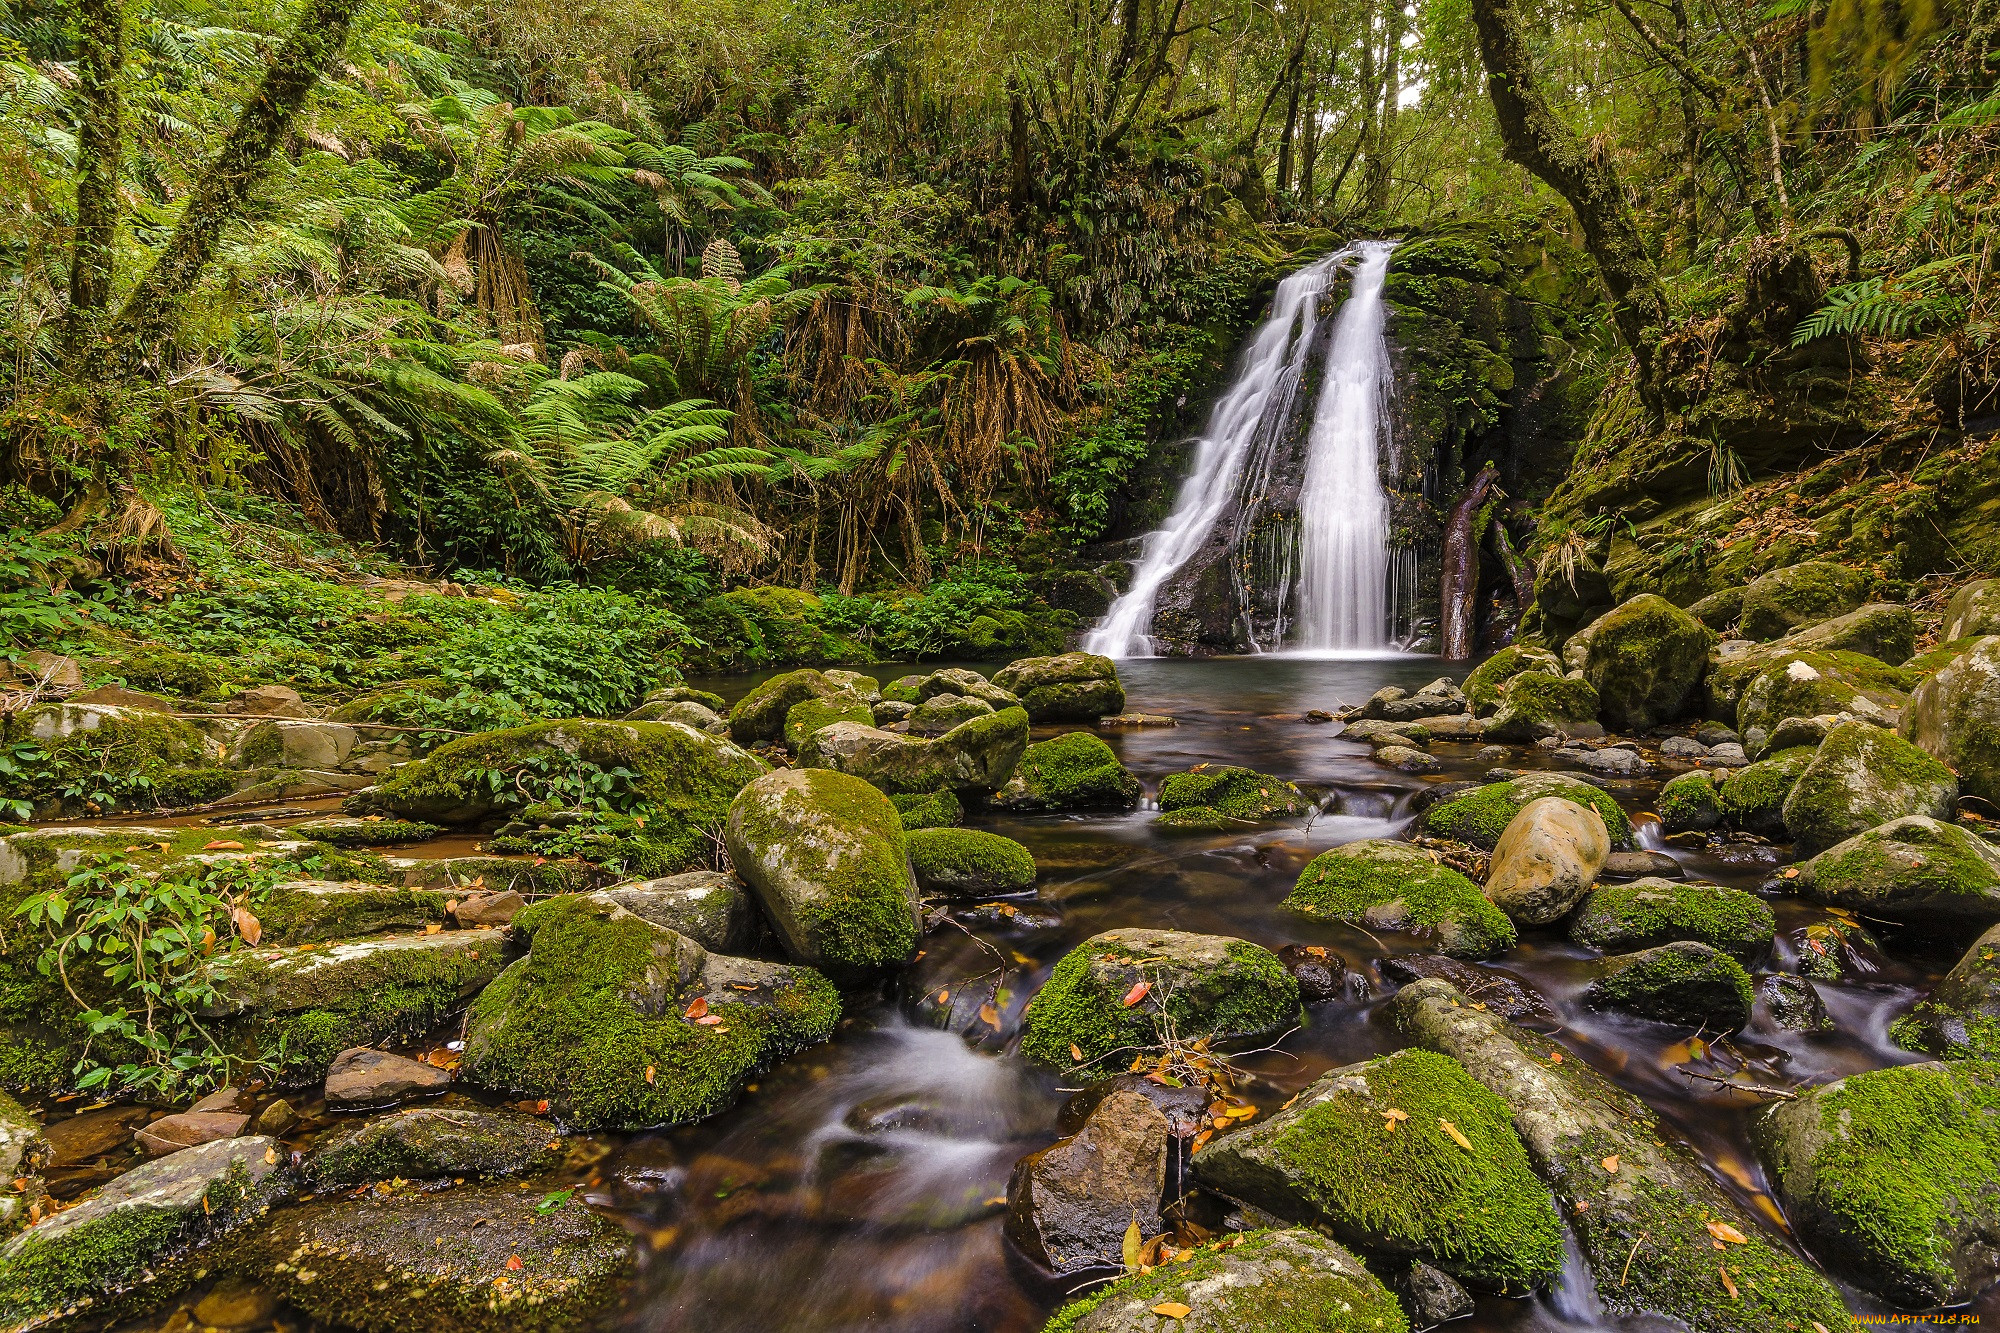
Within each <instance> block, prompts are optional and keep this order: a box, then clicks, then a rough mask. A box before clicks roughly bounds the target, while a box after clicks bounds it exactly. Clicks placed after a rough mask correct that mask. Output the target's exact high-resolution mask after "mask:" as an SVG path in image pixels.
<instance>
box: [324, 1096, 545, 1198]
mask: <svg viewBox="0 0 2000 1333" xmlns="http://www.w3.org/2000/svg"><path fill="white" fill-rule="evenodd" d="M561 1148H562V1143H561V1141H560V1135H559V1134H558V1133H557V1131H556V1130H555V1129H553V1128H551V1127H550V1125H549V1123H548V1121H546V1120H538V1119H536V1118H535V1117H533V1116H529V1115H521V1114H519V1113H517V1112H511V1111H489V1110H486V1109H484V1108H482V1107H470V1106H419V1107H415V1108H413V1109H410V1110H406V1111H397V1112H394V1113H392V1114H390V1115H385V1116H378V1117H376V1118H375V1119H373V1120H364V1121H362V1122H361V1123H359V1124H349V1125H344V1126H342V1127H340V1128H338V1129H336V1130H334V1132H333V1133H332V1134H330V1135H328V1136H327V1138H326V1139H325V1140H324V1141H322V1142H321V1143H320V1144H319V1146H318V1147H316V1148H314V1149H313V1150H312V1153H311V1155H310V1156H308V1157H307V1158H306V1163H305V1169H306V1174H307V1176H309V1177H310V1178H311V1179H312V1180H313V1182H314V1183H315V1184H322V1185H359V1184H362V1183H364V1182H366V1181H371V1180H393V1179H397V1178H402V1179H406V1180H430V1179H434V1178H436V1177H440V1176H517V1175H520V1174H521V1173H522V1172H524V1171H533V1170H537V1169H540V1168H545V1167H553V1166H555V1165H557V1164H558V1163H559V1162H560V1161H561V1160H562V1154H561V1151H560V1150H561Z"/></svg>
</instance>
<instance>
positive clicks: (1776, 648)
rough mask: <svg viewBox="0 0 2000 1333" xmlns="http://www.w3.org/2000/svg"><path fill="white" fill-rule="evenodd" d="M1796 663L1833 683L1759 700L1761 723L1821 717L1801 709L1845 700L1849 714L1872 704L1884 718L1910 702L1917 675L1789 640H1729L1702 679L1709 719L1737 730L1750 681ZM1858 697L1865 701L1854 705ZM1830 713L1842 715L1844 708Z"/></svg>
mask: <svg viewBox="0 0 2000 1333" xmlns="http://www.w3.org/2000/svg"><path fill="white" fill-rule="evenodd" d="M1794 662H1804V663H1805V664H1806V665H1807V666H1809V667H1811V668H1812V669H1813V671H1814V672H1815V673H1817V674H1818V675H1819V676H1823V677H1827V678H1829V679H1830V680H1831V681H1832V682H1833V683H1832V684H1831V685H1828V686H1825V687H1821V688H1820V689H1818V690H1814V691H1801V692H1800V694H1799V695H1797V696H1795V697H1791V698H1787V697H1773V698H1771V699H1769V700H1767V701H1762V702H1759V703H1758V704H1757V705H1756V708H1755V710H1754V711H1755V716H1756V718H1757V719H1758V725H1760V726H1769V725H1771V724H1772V723H1773V722H1781V721H1783V720H1784V719H1785V718H1787V717H1814V716H1817V713H1816V712H1813V711H1804V712H1801V711H1797V710H1799V709H1806V710H1812V709H1813V708H1814V707H1815V704H1816V703H1825V704H1833V703H1843V702H1844V703H1845V707H1846V709H1847V710H1848V711H1852V712H1855V713H1857V714H1863V713H1866V712H1867V711H1868V705H1869V704H1873V705H1875V707H1877V708H1879V709H1881V710H1882V712H1883V714H1884V715H1885V716H1886V715H1888V714H1889V713H1891V712H1893V711H1895V710H1897V709H1900V708H1902V707H1903V706H1904V705H1905V704H1907V703H1908V702H1909V695H1908V691H1909V688H1910V686H1911V684H1912V683H1913V680H1914V677H1913V675H1912V673H1911V672H1910V671H1909V670H1908V669H1907V668H1903V667H1892V666H1890V665H1889V664H1888V663H1887V662H1881V661H1877V660H1876V659H1875V658H1872V657H1867V656H1864V655H1863V654H1861V653H1850V652H1847V651H1844V650H1835V651H1821V650H1818V649H1812V648H1799V647H1796V646H1794V645H1793V644H1792V643H1791V642H1790V641H1789V640H1780V641H1779V642H1777V643H1747V642H1745V641H1743V640H1741V639H1725V640H1724V641H1723V642H1721V643H1720V644H1717V645H1716V650H1715V651H1714V652H1712V653H1710V654H1709V657H1708V671H1707V673H1706V674H1705V675H1704V676H1703V677H1702V688H1703V691H1704V692H1705V693H1706V694H1707V696H1708V705H1707V708H1706V713H1707V716H1709V717H1710V718H1712V719H1714V720H1715V721H1718V722H1724V723H1727V724H1729V725H1730V726H1732V727H1733V726H1736V725H1737V719H1738V718H1739V716H1741V714H1742V706H1743V696H1744V695H1745V694H1746V693H1747V692H1748V691H1749V688H1750V685H1751V683H1752V682H1753V681H1755V680H1756V679H1757V678H1758V677H1759V676H1762V675H1764V674H1765V673H1767V672H1770V671H1773V670H1782V669H1784V668H1787V667H1789V666H1791V664H1792V663H1794ZM1801 679H1804V680H1808V681H1809V680H1810V679H1811V677H1810V676H1803V677H1801ZM1787 688H1791V687H1787ZM1856 697H1859V699H1861V700H1862V701H1863V702H1861V703H1858V704H1857V703H1854V702H1852V701H1853V700H1854V699H1855V698H1856ZM1820 711H1826V710H1824V709H1822V710H1820ZM1831 711H1833V712H1840V711H1842V709H1841V708H1834V709H1832V710H1831Z"/></svg>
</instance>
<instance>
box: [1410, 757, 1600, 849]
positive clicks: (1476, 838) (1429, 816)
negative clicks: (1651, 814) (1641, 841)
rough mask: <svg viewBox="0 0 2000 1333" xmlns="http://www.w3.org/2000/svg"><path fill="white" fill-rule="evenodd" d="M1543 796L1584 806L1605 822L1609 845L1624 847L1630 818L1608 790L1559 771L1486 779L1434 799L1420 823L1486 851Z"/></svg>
mask: <svg viewBox="0 0 2000 1333" xmlns="http://www.w3.org/2000/svg"><path fill="white" fill-rule="evenodd" d="M1544 796H1560V797H1562V798H1563V799H1564V800H1566V801H1574V802H1576V803H1577V804H1578V805H1587V806H1589V807H1590V808H1591V809H1593V810H1595V811H1597V813H1598V816H1599V818H1601V819H1603V820H1604V827H1605V830H1606V831H1607V832H1609V833H1610V835H1611V843H1612V846H1614V847H1629V846H1630V845H1631V842H1632V821H1631V820H1629V819H1627V818H1626V817H1625V812H1624V811H1623V810H1622V809H1620V808H1619V806H1618V802H1617V801H1615V800H1613V799H1611V796H1610V794H1609V793H1607V792H1605V791H1603V790H1602V789H1601V788H1598V787H1593V786H1591V785H1590V784H1589V783H1588V782H1584V781H1582V780H1580V779H1578V778H1573V777H1570V776H1568V775H1567V774H1564V773H1524V774H1523V775H1521V776H1520V777H1518V778H1511V779H1509V780H1508V781H1506V782H1489V783H1487V784H1486V785H1485V786H1483V787H1480V788H1478V789H1476V790H1474V791H1469V792H1464V793H1462V794H1460V795H1458V796H1453V797H1450V798H1448V799H1446V800H1442V801H1439V802H1438V803H1437V804H1435V805H1433V806H1432V807H1431V808H1430V809H1429V810H1427V811H1425V812H1424V827H1425V828H1426V829H1428V830H1429V831H1430V832H1432V833H1435V834H1437V835H1438V836H1439V837H1441V838H1452V839H1454V840H1456V841H1458V842H1469V843H1471V844H1473V845H1474V846H1475V847H1484V848H1486V849H1487V850H1489V851H1490V850H1492V848H1493V847H1494V846H1495V845H1496V844H1498V843H1499V841H1500V835H1501V834H1502V833H1505V832H1506V831H1507V825H1509V824H1511V823H1512V822H1513V821H1514V816H1515V815H1517V814H1519V813H1520V812H1521V810H1522V808H1523V807H1524V806H1526V805H1528V804H1529V803H1530V802H1533V801H1538V800H1540V799H1542V798H1543V797H1544Z"/></svg>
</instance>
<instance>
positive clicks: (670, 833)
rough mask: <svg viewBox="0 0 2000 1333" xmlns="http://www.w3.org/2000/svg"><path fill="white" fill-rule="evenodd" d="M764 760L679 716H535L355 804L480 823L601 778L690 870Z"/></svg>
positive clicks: (423, 763)
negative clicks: (528, 794)
mask: <svg viewBox="0 0 2000 1333" xmlns="http://www.w3.org/2000/svg"><path fill="white" fill-rule="evenodd" d="M765 771H766V770H765V765H764V763H763V761H762V760H760V759H758V758H757V757H756V756H755V755H753V754H750V753H748V752H747V751H745V750H741V749H738V748H737V747H736V746H735V745H733V744H731V743H730V742H729V741H727V740H724V739H722V738H721V737H718V736H710V735H707V734H706V733H703V732H700V731H696V730H695V729H694V728H692V727H686V726H682V725H681V724H680V723H677V722H592V721H583V720H574V719H572V720H570V721H565V722H537V723H534V724H532V725H530V726H526V727H514V728H510V729H509V730H506V731H490V732H486V733H485V734H483V735H479V736H467V737H466V738H464V739H463V740H456V741H453V742H451V743H450V744H449V745H442V746H439V747H438V748H437V749H436V750H435V751H433V752H432V753H431V755H430V757H429V758H427V759H419V760H417V761H415V762H414V763H410V764H405V765H403V766H402V767H401V768H398V769H395V770H393V771H391V772H390V773H389V774H388V775H387V776H386V777H384V778H383V779H382V781H381V783H380V784H379V785H378V786H375V787H373V788H370V789H369V790H368V791H365V792H361V793H358V794H356V795H355V796H354V797H353V798H351V799H350V801H349V802H348V805H349V811H350V813H354V814H370V813H381V814H390V815H396V816H399V817H401V818H404V819H422V820H425V821H427V822H430V823H434V824H476V823H479V822H480V821H482V820H485V819H488V818H490V817H492V816H494V815H497V814H501V813H504V812H506V811H509V810H512V809H515V808H517V807H519V806H523V805H526V804H528V802H527V801H525V800H523V799H522V798H521V795H520V792H521V788H522V787H523V786H525V787H526V788H527V789H528V790H530V791H534V790H536V789H537V788H538V787H543V786H546V785H548V784H549V783H551V782H552V781H553V780H555V779H559V778H564V779H570V780H574V779H578V778H583V779H585V780H593V781H595V780H601V781H602V782H603V784H604V785H605V787H606V788H607V789H608V794H609V796H610V799H611V801H612V803H613V805H614V807H615V808H616V809H617V811H618V812H619V813H623V814H632V813H642V814H644V816H645V818H646V825H645V838H646V840H647V841H648V842H649V843H651V844H652V845H653V848H654V850H655V851H656V852H657V855H658V860H659V862H660V864H661V865H662V868H663V869H664V870H678V869H683V868H685V867H687V866H689V865H692V864H694V863H695V862H696V861H697V860H698V859H699V858H700V856H701V855H702V854H703V853H704V852H705V851H706V849H707V847H708V846H709V845H710V844H709V839H710V837H711V836H712V835H713V833H714V832H715V830H716V829H717V827H719V826H720V825H721V823H722V820H723V817H724V815H726V814H727V813H728V810H729V803H730V801H732V800H734V799H735V797H736V793H737V792H738V791H741V790H742V789H743V785H744V784H745V783H747V782H749V781H750V780H751V779H753V778H755V777H756V776H757V775H758V774H760V773H763V772H765Z"/></svg>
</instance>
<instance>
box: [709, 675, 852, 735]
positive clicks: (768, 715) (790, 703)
mask: <svg viewBox="0 0 2000 1333" xmlns="http://www.w3.org/2000/svg"><path fill="white" fill-rule="evenodd" d="M846 693H849V691H847V690H845V689H844V688H842V687H841V686H840V685H839V684H838V683H837V682H835V681H833V680H830V679H828V677H827V674H826V673H825V672H824V671H816V670H814V669H812V668H810V667H808V668H806V669H804V670H802V671H787V672H784V673H782V674H780V675H776V676H772V677H771V678H770V679H769V680H766V681H763V682H761V683H760V684H758V685H756V686H755V687H753V688H752V689H751V690H750V692H749V693H748V694H745V695H744V696H743V697H742V698H741V699H738V700H737V701H736V705H735V707H733V708H731V709H730V710H729V738H730V739H731V740H733V741H735V742H736V743H737V744H738V745H749V744H752V743H753V742H756V741H775V740H782V739H783V738H784V735H785V719H786V718H787V717H788V716H790V714H791V711H792V709H793V708H794V707H795V706H796V705H798V704H801V703H804V702H805V701H806V700H808V699H824V698H827V697H829V696H833V695H840V694H846Z"/></svg>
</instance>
